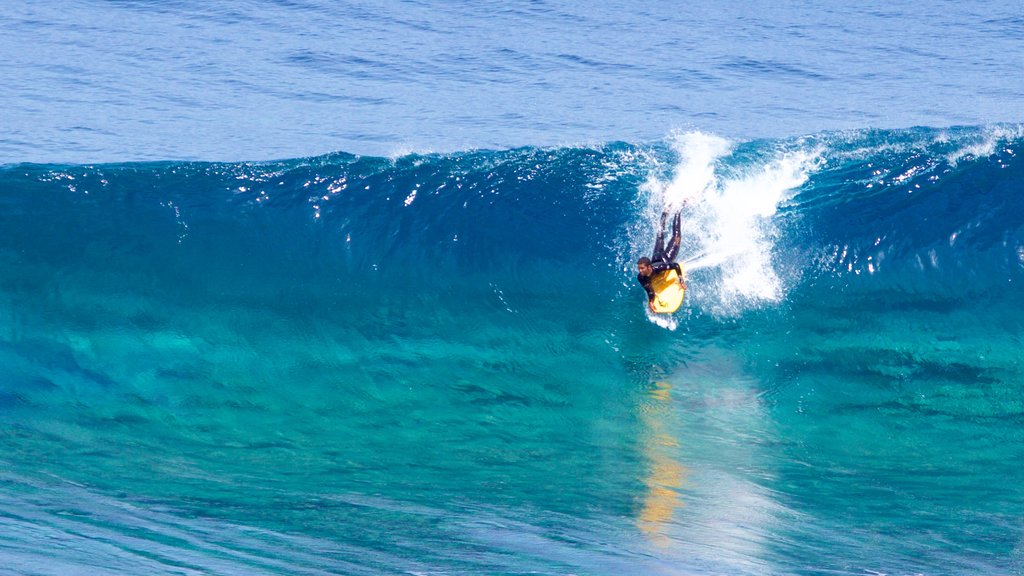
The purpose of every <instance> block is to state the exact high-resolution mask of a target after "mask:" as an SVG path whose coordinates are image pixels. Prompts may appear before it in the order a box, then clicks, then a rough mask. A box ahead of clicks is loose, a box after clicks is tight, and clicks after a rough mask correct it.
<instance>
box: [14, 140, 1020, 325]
mask: <svg viewBox="0 0 1024 576" xmlns="http://www.w3.org/2000/svg"><path fill="white" fill-rule="evenodd" d="M1022 143H1024V140H1022V129H1021V127H1020V126H996V127H983V128H956V129H942V130H936V129H913V130H902V131H878V130H871V131H856V132H842V133H826V134H819V135H813V136H808V137H804V138H795V139H787V140H772V141H751V142H731V141H728V140H725V139H723V138H720V137H717V136H713V135H706V134H701V133H683V134H676V135H673V136H671V137H669V138H667V139H666V140H664V141H662V142H658V143H654V144H652V145H633V144H625V143H613V144H608V145H606V146H602V147H597V148H584V147H578V148H553V149H537V148H522V149H515V150H508V151H478V152H466V153H459V154H437V155H408V156H402V157H396V158H373V157H360V156H353V155H349V154H331V155H327V156H323V157H316V158H307V159H296V160H287V161H280V162H264V163H238V164H216V163H147V164H121V165H117V164H110V165H98V166H48V165H15V166H7V167H5V168H3V170H2V171H0V182H2V184H3V186H2V189H3V190H4V194H3V202H4V215H3V217H2V218H3V220H4V222H3V225H4V229H5V230H6V233H5V235H4V239H3V244H2V245H0V250H2V252H3V254H4V259H5V260H7V261H8V265H9V266H8V269H32V268H37V269H38V268H40V267H47V266H49V267H51V268H50V271H51V272H52V273H55V274H57V272H59V274H57V276H59V277H66V276H68V275H72V276H74V275H80V276H82V277H81V278H79V279H78V281H81V282H85V283H88V282H97V281H99V278H100V277H107V281H108V282H110V283H114V284H124V283H125V282H127V283H129V284H130V283H132V282H135V281H136V280H137V281H139V282H143V283H152V282H159V283H161V284H164V285H168V286H173V285H178V286H180V287H181V289H180V290H178V292H179V294H180V295H182V296H187V295H188V294H189V293H216V294H231V296H232V297H233V298H241V299H243V300H244V299H246V298H253V297H255V298H257V299H259V298H263V297H267V296H268V295H270V294H278V295H279V294H281V293H290V294H292V296H293V297H303V298H314V299H315V298H317V297H318V296H317V294H323V291H324V290H327V291H329V292H331V293H334V294H339V293H340V294H346V295H349V296H352V297H353V298H356V299H357V300H360V298H359V297H358V295H359V294H367V293H371V294H375V295H376V296H377V297H378V298H380V299H384V300H391V301H401V300H402V299H403V298H405V297H407V296H410V292H411V291H410V290H409V289H408V288H407V287H406V286H408V285H409V284H413V285H415V286H416V290H415V292H416V293H417V294H420V295H422V294H424V292H436V291H442V290H448V291H451V290H454V291H463V292H465V293H467V294H472V293H475V292H476V293H478V292H480V290H479V289H478V288H479V287H480V286H485V287H488V288H486V289H484V290H483V292H484V293H489V294H490V295H491V296H493V295H494V294H498V295H499V296H500V297H501V298H504V299H506V300H507V299H518V298H520V297H521V298H528V297H532V296H537V295H540V294H544V295H545V296H544V297H547V295H555V294H564V293H567V292H568V293H571V294H570V295H569V296H568V297H571V298H577V299H580V300H581V301H582V302H586V303H587V305H593V306H601V305H606V303H607V302H609V301H610V302H612V303H616V302H620V301H635V300H636V299H637V297H638V295H637V290H636V289H634V287H633V286H632V274H633V271H632V268H633V265H632V263H633V262H635V260H636V258H637V257H639V256H640V255H643V254H645V253H646V252H647V251H648V250H649V249H650V246H651V245H653V236H654V229H655V225H656V222H657V219H658V216H659V215H660V213H661V212H662V211H666V210H667V211H676V210H681V211H682V212H683V215H684V227H683V228H684V241H683V248H682V251H681V260H683V262H684V264H685V266H686V267H687V269H688V270H689V273H690V275H691V277H692V278H693V280H694V281H693V282H691V288H692V291H691V295H692V298H691V300H690V306H691V307H694V308H695V309H697V310H698V311H701V312H706V313H710V314H712V315H716V316H720V317H731V316H736V315H737V314H742V313H743V312H744V311H749V310H752V309H758V308H762V307H765V306H773V305H778V304H779V303H781V302H785V301H786V300H787V298H789V297H790V296H789V295H790V294H791V293H792V291H793V289H794V288H797V287H803V288H808V287H819V288H823V289H826V290H824V291H827V290H831V289H833V288H835V287H837V286H839V287H842V288H843V289H845V290H869V291H870V290H877V289H879V288H880V287H885V288H887V289H891V290H897V291H902V292H914V293H915V294H918V295H919V296H920V297H926V295H925V294H931V296H933V297H934V296H938V295H940V293H941V294H942V295H946V296H949V295H956V294H960V293H966V292H971V291H974V292H977V291H979V290H988V289H996V288H997V287H998V286H1000V285H1001V284H1006V283H1012V282H1019V281H1020V275H1021V263H1022V262H1024V241H1022V232H1021V222H1022V216H1021V214H1024V211H1022V210H1021V208H1022V206H1021V203H1022V202H1024V200H1022V199H1021V195H1020V194H1019V193H1018V190H1019V189H1020V187H1021V184H1022V182H1024V177H1022V176H1021V174H1022V168H1021V167H1020V163H1019V162H1018V161H1017V160H1016V155H1017V153H1018V152H1017V151H1018V150H1019V148H1020V147H1021V144H1022ZM965 277H966V278H968V279H969V280H970V282H969V283H965V282H963V280H964V279H965ZM186 281H187V286H184V285H183V283H184V282H186ZM495 285H498V286H500V289H493V288H490V287H492V286H495ZM304 286H305V287H306V288H304ZM566 287H568V288H566ZM261 292H262V295H261V294H260V293H261ZM818 292H823V290H818ZM488 297H490V296H488ZM506 304H507V302H506ZM563 305H568V304H563Z"/></svg>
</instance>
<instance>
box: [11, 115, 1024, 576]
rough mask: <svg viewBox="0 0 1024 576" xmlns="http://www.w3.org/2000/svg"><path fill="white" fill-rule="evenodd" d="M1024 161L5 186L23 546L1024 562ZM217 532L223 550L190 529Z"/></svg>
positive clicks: (783, 158) (381, 555) (439, 164)
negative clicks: (1022, 515)
mask: <svg viewBox="0 0 1024 576" xmlns="http://www.w3.org/2000/svg"><path fill="white" fill-rule="evenodd" d="M1022 144H1024V136H1022V130H1021V128H1020V127H1014V126H995V127H974V128H969V127H968V128H955V129H954V128H950V129H941V130H936V129H924V128H922V129H913V130H898V131H876V130H869V131H855V132H842V133H826V134H816V135H811V136H807V137H803V138H793V139H785V140H759V141H746V142H738V141H729V140H726V139H723V138H720V137H718V136H715V135H709V134H702V133H696V132H691V133H680V134H674V135H671V136H670V137H668V138H666V139H664V140H663V141H660V142H655V143H649V144H630V143H609V144H607V145H604V146H599V147H563V148H521V149H515V150H504V151H473V152H464V153H457V154H431V155H404V156H400V157H395V158H375V157H360V156H354V155H350V154H342V153H339V154H331V155H327V156H321V157H315V158H304V159H293V160H283V161H278V162H261V163H233V164H223V163H201V162H190V163H180V162H173V163H144V164H139V163H130V164H104V165H88V166H86V165H77V166H66V165H65V166H56V165H29V164H22V165H12V166H5V167H3V168H0V202H2V206H0V231H2V233H0V408H2V410H0V427H2V429H3V431H4V434H2V435H0V445H3V446H4V448H5V450H4V454H5V455H4V457H3V458H2V461H3V465H4V469H5V470H6V474H7V476H6V477H5V481H7V483H8V484H10V485H11V486H13V487H14V488H13V490H14V492H11V493H10V494H9V495H7V496H5V497H4V498H0V508H6V509H9V510H22V511H27V512H24V513H21V512H19V513H18V514H15V515H13V516H12V515H11V514H8V516H11V521H10V522H8V524H10V525H11V527H12V530H10V532H11V533H12V534H14V540H12V541H13V542H15V543H20V542H27V541H28V540H29V539H30V537H31V535H33V534H38V533H42V532H40V531H39V530H40V529H39V528H38V527H39V526H45V529H44V530H43V532H45V533H47V534H50V535H52V537H53V538H56V539H63V540H65V541H69V542H72V543H75V546H74V547H72V548H68V549H67V550H65V551H63V552H59V553H58V554H56V555H55V558H51V559H50V560H49V561H50V562H51V563H52V564H53V565H55V566H75V565H81V564H83V563H90V565H114V566H138V565H142V564H145V565H146V566H148V567H149V568H152V569H153V570H156V571H160V570H162V566H163V565H165V564H166V565H168V566H171V565H173V566H178V567H180V566H182V565H188V566H192V567H195V569H196V570H201V569H203V568H204V567H210V566H214V567H218V566H219V567H223V569H224V570H225V571H229V572H230V571H238V570H244V569H245V566H248V567H250V568H252V569H254V570H257V571H260V570H263V571H266V572H273V571H281V570H286V571H287V570H290V569H291V568H298V567H301V566H307V567H309V568H311V569H317V568H320V567H323V568H324V569H327V568H329V566H335V567H336V566H341V565H343V566H346V567H348V566H349V564H347V563H346V564H335V563H334V559H335V556H330V558H327V559H326V560H325V561H324V562H325V563H318V562H317V561H315V559H310V558H308V557H306V556H303V555H301V554H299V555H296V554H293V553H292V552H294V549H295V546H296V545H297V544H295V543H296V542H300V541H299V540H295V538H297V537H298V536H302V539H301V542H300V544H301V545H306V544H309V545H311V546H314V547H318V548H323V549H324V550H327V553H328V554H329V555H330V554H334V553H335V552H336V553H337V555H340V556H339V557H344V556H345V555H346V554H349V555H350V553H355V554H356V556H354V558H359V559H361V560H356V562H359V561H362V562H363V563H364V564H373V565H375V566H386V567H395V569H396V570H397V569H398V568H399V567H403V566H404V567H409V566H417V567H419V568H422V569H423V570H427V571H429V570H431V569H435V568H436V570H440V571H445V570H448V571H451V570H453V569H454V570H456V571H458V570H459V569H462V570H473V569H475V568H476V567H478V564H477V563H476V560H471V561H467V560H465V559H463V558H461V557H459V558H453V557H448V556H444V555H441V556H439V557H434V556H431V555H429V554H426V555H425V553H424V552H423V550H428V551H429V550H435V549H437V547H436V542H437V533H438V529H439V526H440V527H441V528H442V531H444V530H448V531H450V532H451V533H452V535H453V539H454V541H456V542H462V543H464V544H466V545H467V546H470V547H473V549H474V550H476V549H477V548H476V547H477V545H478V544H479V546H481V547H482V548H481V549H483V550H485V551H486V552H487V554H489V556H487V559H486V562H487V566H488V569H492V568H493V569H499V568H495V567H496V566H498V567H503V566H506V564H507V565H508V566H510V568H509V569H508V571H509V572H512V571H515V570H513V568H512V566H513V565H514V566H515V569H516V570H519V571H521V567H522V564H521V560H520V559H521V558H522V557H523V555H524V554H526V552H523V551H524V550H528V551H529V554H531V555H532V554H539V556H537V557H536V558H537V560H536V561H537V564H538V566H541V567H543V566H548V565H554V564H557V565H558V566H560V567H564V566H566V565H568V566H577V565H579V570H577V571H582V572H590V573H621V572H622V569H621V562H626V561H628V562H630V563H631V565H632V563H635V559H636V558H637V557H642V555H650V557H651V558H654V560H652V562H654V565H652V570H657V569H661V567H662V562H663V561H664V562H668V561H669V560H668V559H671V565H672V566H680V565H699V566H703V565H706V566H709V570H710V571H719V572H721V571H723V570H724V571H731V572H738V573H745V572H765V571H769V572H771V571H776V572H786V571H793V570H792V569H791V567H792V566H808V565H816V566H821V565H828V563H829V562H833V561H832V560H827V561H823V560H821V558H825V557H827V558H833V557H834V554H833V552H834V550H837V549H842V550H853V552H850V553H848V554H847V556H843V557H840V560H836V561H835V562H836V563H837V565H838V564H839V563H845V564H844V565H845V566H847V567H848V566H851V565H857V566H871V567H877V568H883V567H884V568H885V569H890V571H891V569H893V567H896V569H901V567H903V566H910V567H908V568H907V571H910V570H911V569H914V570H917V571H920V570H919V568H920V565H919V564H914V563H911V564H908V562H909V561H908V560H907V558H915V560H914V562H918V560H916V559H918V558H928V560H927V561H926V563H927V564H928V565H953V564H950V563H949V562H946V560H945V558H944V557H936V556H929V554H934V552H933V548H934V546H933V544H934V536H935V535H936V534H938V535H939V537H942V538H945V539H947V540H948V541H950V542H953V543H955V544H957V545H958V546H961V547H962V546H976V547H975V548H973V549H974V550H977V551H979V553H978V554H979V555H978V558H989V557H994V558H996V560H993V561H991V562H992V566H995V567H998V566H999V565H1000V564H1001V563H1002V562H1003V560H1002V558H1003V556H1000V555H1005V554H1006V552H1005V550H1009V549H1011V548H1013V547H1014V546H1015V545H1016V540H1017V539H1019V535H1018V534H1016V533H1013V532H1011V533H1009V534H1007V533H1006V531H1005V530H1003V527H1004V526H1005V524H1004V523H1003V522H1002V520H1000V519H999V518H1000V517H998V516H996V517H995V518H996V519H995V520H991V518H993V516H992V515H998V514H1002V515H1004V516H1005V517H1006V518H1010V517H1018V516H1019V514H1018V512H1019V510H1017V508H1019V506H1016V503H1017V502H1019V501H1020V499H1019V498H1017V497H1016V495H1015V494H1014V493H1012V492H1007V493H1006V495H1002V496H999V495H997V496H995V497H994V496H993V494H994V492H993V491H992V489H991V487H992V486H1004V487H1007V486H1017V485H1019V484H1020V482H1015V481H1012V480H1013V479H1014V478H1015V476H1014V474H1015V473H1016V472H1015V470H1014V469H1013V463H1015V462H1017V461H1019V458H1016V454H1015V453H1014V452H1013V449H1014V448H1013V447H1014V446H1017V445H1018V444H1015V443H1013V442H1005V441H1004V440H1005V438H1013V437H1014V436H1013V434H1014V433H1015V431H1016V430H1019V429H1020V426H1019V422H1020V418H1021V403H1020V402H1019V400H1018V397H1019V383H1020V381H1021V374H1020V362H1019V351H1020V336H1019V335H1020V333H1021V328H1022V327H1024V316H1022V315H1021V314H1020V311H1019V303H1020V302H1021V301H1022V296H1024V294H1022V293H1021V292H1022V289H1021V286H1022V285H1024V210H1022V208H1024V206H1022V205H1021V204H1022V202H1024V199H1022V195H1021V194H1020V190H1021V187H1022V183H1024V168H1022V167H1021V165H1020V161H1019V160H1018V158H1017V156H1018V154H1019V149H1020V147H1021V145H1022ZM665 210H668V211H673V210H682V213H683V222H684V231H683V246H682V250H681V259H682V260H683V262H684V265H685V266H686V268H687V270H688V274H689V287H690V288H689V291H688V297H687V300H686V302H685V305H684V307H683V308H682V310H681V311H680V312H679V313H677V314H676V315H675V317H673V318H671V319H668V318H647V317H646V316H645V314H644V312H643V310H644V305H643V292H642V291H641V289H640V288H639V287H638V286H637V285H636V283H635V279H634V274H635V272H634V266H635V261H636V259H637V258H638V257H639V256H641V255H644V254H647V253H648V251H649V250H650V249H651V246H652V245H653V239H654V234H655V232H656V231H655V226H656V225H657V223H658V221H659V218H660V215H661V213H662V212H663V211H665ZM651 322H654V323H659V322H660V326H662V327H664V328H673V329H674V330H672V331H669V330H661V329H659V328H658V327H655V326H652V325H651ZM940 432H941V433H943V434H944V435H940ZM983 439H991V441H988V440H985V441H983ZM851 471H852V472H851ZM1008 478H1009V479H1010V481H1008V480H1007V479H1008ZM581 479H582V481H581ZM879 486H883V487H885V489H884V490H879ZM894 495H895V496H894ZM894 502H896V503H898V504H899V505H898V506H895V505H894V504H893V503H894ZM115 512H116V513H115ZM990 512H991V514H990ZM940 515H941V516H943V517H956V518H958V519H966V520H964V521H963V522H960V521H958V522H955V523H947V524H942V525H938V526H937V525H935V524H934V523H933V519H934V518H936V517H937V516H940ZM435 518H444V519H445V520H444V521H443V522H442V521H440V520H438V521H435V520H434V519H435ZM674 518H677V519H679V521H678V522H674V521H673V519H674ZM794 518H797V519H798V521H797V522H794V520H793V519H794ZM68 519H72V520H74V519H78V520H74V521H70V520H68ZM79 520H81V521H79ZM492 520H493V521H492ZM964 522H967V524H966V526H967V527H968V529H965V528H964V526H965V524H964ZM86 524H88V526H89V530H87V531H86V533H90V534H98V536H96V538H98V540H96V541H97V542H100V545H99V547H96V546H93V545H92V544H91V542H92V541H84V540H83V537H82V534H84V533H83V532H82V530H83V528H82V526H84V525H86ZM445 526H447V527H448V528H445ZM494 526H500V527H502V528H501V529H500V530H497V532H495V530H494V529H493V527H494ZM723 526H724V528H722V527H723ZM993 526H994V528H993ZM211 529H215V531H220V532H224V531H225V530H227V532H224V533H225V534H227V535H226V536H225V538H222V539H221V540H220V541H218V542H215V544H216V547H215V548H210V547H208V546H201V545H199V544H197V542H199V541H198V540H194V539H193V540H188V539H187V538H185V537H184V536H186V535H189V534H192V535H195V534H199V535H208V534H209V533H210V530H211ZM90 531H91V532H90ZM633 532H636V534H633ZM383 533H393V534H395V535H396V536H395V539H388V538H383V539H382V538H381V537H380V535H381V534H383ZM445 533H447V532H445ZM253 534H258V535H259V537H258V538H255V537H253V536H252V535H253ZM836 534H840V535H847V536H843V537H842V538H843V539H842V540H841V544H842V545H841V546H836V545H835V543H836V542H837V540H836V538H837V537H836V536H835V535H836ZM880 534H882V535H883V537H880V536H879V535H880ZM888 534H925V535H927V537H922V538H919V539H915V538H910V539H907V538H904V537H901V540H900V543H899V545H898V546H897V545H895V544H894V543H893V542H892V540H891V538H889V537H888V536H885V535H888ZM978 534H981V535H983V536H984V542H981V540H980V538H981V537H978V536H977V535H978ZM517 535H519V536H524V535H525V536H529V537H528V538H526V539H523V540H517V539H516V536H517ZM530 535H533V536H530ZM143 536H145V537H143ZM535 536H539V537H541V538H540V540H538V539H537V538H536V537H535ZM307 537H308V538H307ZM118 538H121V542H122V544H123V545H122V546H121V547H119V548H118V547H114V548H111V547H108V546H107V543H108V541H116V539H118ZM640 538H642V539H643V540H642V541H641V540H639V539H640ZM976 538H978V539H977V540H976ZM172 540H173V541H174V542H176V544H174V543H171V541H172ZM397 540H401V541H402V542H407V544H403V545H401V546H395V545H394V541H397ZM547 541H550V542H549V543H546V544H543V545H542V546H541V548H543V550H540V551H538V547H537V543H538V542H547ZM508 542H513V544H511V545H510V544H508ZM566 542H569V543H570V544H572V545H571V546H569V548H566V547H564V546H562V545H561V544H564V543H566ZM578 542H586V543H591V542H604V543H607V542H615V546H614V548H616V550H617V552H616V554H614V555H611V556H609V557H604V556H602V557H600V558H594V557H593V555H591V554H586V555H579V554H578V548H577V544H576V543H578ZM818 542H821V543H823V544H816V543H818ZM978 542H981V543H980V544H979V543H978ZM79 543H80V544H81V546H79ZM808 543H810V544H808ZM172 544H173V545H172ZM200 544H201V543H200ZM334 544H336V545H337V547H334ZM665 545H670V546H669V547H666V548H658V549H657V550H655V552H654V553H653V554H652V552H651V551H652V549H654V547H657V546H665ZM18 546H20V544H16V546H15V547H16V548H17V547H18ZM300 547H301V546H300ZM585 547H587V548H588V549H590V548H593V546H591V545H590V544H586V546H585ZM21 548H24V546H21ZM1004 548H1005V550H1004ZM826 549H827V553H826V552H825V550H826ZM332 550H333V551H334V552H332ZM445 550H448V549H447V548H445ZM618 550H622V551H623V552H621V553H620V552H618ZM892 550H899V551H900V552H898V553H896V552H892ZM907 550H910V553H906V551H907ZM457 552H458V551H457ZM989 552H991V553H989ZM904 553H906V554H904ZM254 555H258V556H260V557H261V558H271V559H276V564H275V565H274V566H270V565H268V564H262V563H257V562H256V561H255V560H254V558H255V556H254ZM492 556H493V558H492ZM643 557H647V556H643ZM12 558H14V561H15V563H16V564H17V565H18V566H25V567H29V568H32V567H34V566H37V565H38V563H39V562H40V561H41V559H40V558H38V557H37V556H35V555H32V554H23V553H21V552H18V553H17V555H15V556H12ZM182 558H187V559H188V563H187V564H182V563H181V559H182ZM325 558H326V557H325ZM851 558H852V560H851ZM972 558H974V557H973V556H970V555H968V556H960V557H957V558H953V559H951V560H950V561H951V562H960V563H961V564H958V565H967V564H970V563H971V562H972V561H973V560H972ZM343 561H344V562H349V561H350V560H343ZM986 562H989V561H987V560H986V561H985V562H982V564H984V566H982V567H983V568H985V569H988V571H989V572H991V571H992V566H989V565H988V564H987V563H986ZM495 563H497V564H495ZM595 564H596V565H595ZM971 565H972V566H973V567H975V568H976V567H977V566H974V565H973V564H971ZM755 566H756V567H755ZM453 567H454V568H453ZM419 568H418V569H419ZM762 568H763V569H762ZM381 569H384V568H381ZM560 569H561V568H560ZM356 570H357V568H353V571H356ZM171 571H173V569H171ZM291 571H293V572H294V571H295V570H291ZM368 571H372V570H370V569H368ZM378 571H379V570H378ZM562 571H564V570H562ZM975 571H977V570H975Z"/></svg>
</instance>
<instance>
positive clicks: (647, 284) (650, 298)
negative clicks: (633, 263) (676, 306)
mask: <svg viewBox="0 0 1024 576" xmlns="http://www.w3.org/2000/svg"><path fill="white" fill-rule="evenodd" d="M636 279H637V281H638V282H640V285H641V286H643V287H644V291H645V292H647V302H648V304H649V303H651V302H654V287H653V286H651V278H650V276H648V277H646V278H644V277H643V276H637V277H636Z"/></svg>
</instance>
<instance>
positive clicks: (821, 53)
mask: <svg viewBox="0 0 1024 576" xmlns="http://www.w3.org/2000/svg"><path fill="white" fill-rule="evenodd" d="M0 30H2V33H0V80H2V81H0V101H2V102H3V112H2V115H0V163H2V162H28V161H30V162H54V161H56V162H77V163H86V162H124V161H129V160H167V159H190V160H226V161H237V160H264V159H275V158H295V157H300V156H311V155H318V154H324V153H327V152H334V151H347V152H353V153H360V154H374V155H397V154H401V153H404V152H407V151H417V152H424V151H433V152H448V151H458V150H467V149H472V148H481V147H484V148H498V149H500V148H507V147H513V146H549V145H566V144H578V143H581V142H582V143H589V144H591V145H593V144H595V143H596V144H601V143H605V142H611V141H628V142H640V141H651V140H656V139H659V138H661V137H663V136H664V135H665V134H667V133H669V132H670V131H672V130H674V129H680V130H684V131H686V130H692V129H699V130H703V131H706V132H712V133H716V134H722V135H725V136H728V137H733V138H765V137H779V136H797V135H801V134H808V133H812V132H817V131H820V130H835V129H860V128H866V127H875V128H878V127H881V128H902V127H907V126H952V125H985V124H990V123H993V122H1020V121H1021V120H1022V119H1024V68H1022V62H1024V9H1022V8H1021V4H1020V2H1019V0H995V1H989V2H949V1H941V2H921V1H916V2H904V3H893V2H884V1H879V0H868V1H864V2H855V3H853V2H828V1H815V2H804V3H800V5H799V6H793V7H789V6H785V5H781V4H779V3H778V2H744V3H723V2H708V1H706V0H701V1H697V2H685V3H682V4H680V3H678V2H646V3H637V2H623V1H611V2H546V1H543V0H537V1H530V2H494V1H484V2H441V1H436V0H426V1H419V0H407V1H394V2H365V1H359V0H355V1H342V2H334V1H326V0H298V1H292V0H243V1H237V2H207V1H195V0H173V1H165V0H120V1H98V0H69V1H64V2H21V3H16V5H12V6H9V7H8V9H7V10H4V11H3V14H0Z"/></svg>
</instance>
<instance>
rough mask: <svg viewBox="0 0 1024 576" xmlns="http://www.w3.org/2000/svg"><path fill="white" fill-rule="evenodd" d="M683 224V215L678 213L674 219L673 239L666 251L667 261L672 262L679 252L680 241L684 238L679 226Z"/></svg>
mask: <svg viewBox="0 0 1024 576" xmlns="http://www.w3.org/2000/svg"><path fill="white" fill-rule="evenodd" d="M681 225H682V216H681V215H680V214H679V213H676V215H675V218H673V219H672V241H671V242H670V243H669V245H668V250H667V251H666V252H665V261H666V262H672V261H674V260H675V259H676V255H677V254H679V242H680V241H681V240H682V235H681V234H680V230H679V228H680V227H681Z"/></svg>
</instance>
